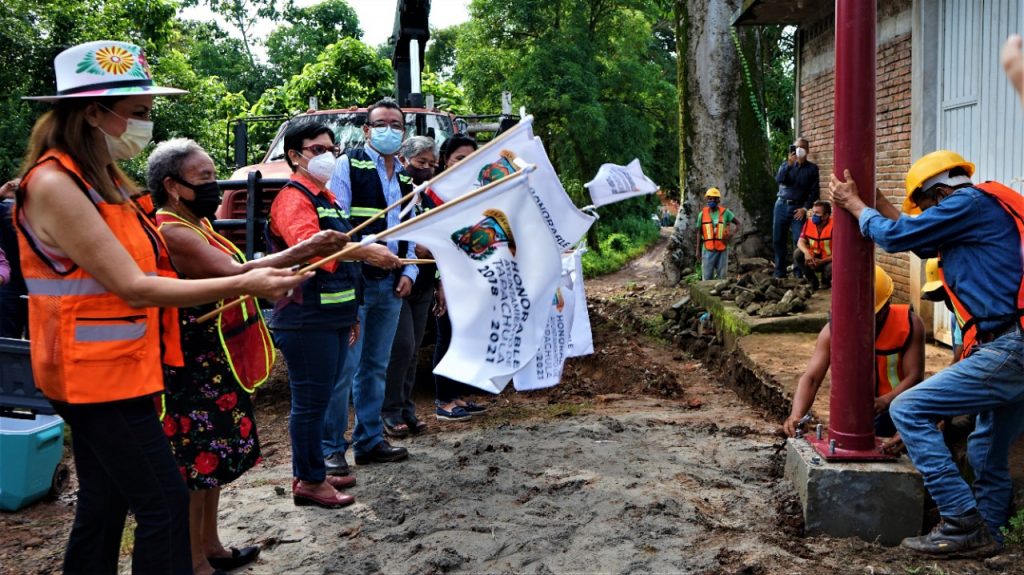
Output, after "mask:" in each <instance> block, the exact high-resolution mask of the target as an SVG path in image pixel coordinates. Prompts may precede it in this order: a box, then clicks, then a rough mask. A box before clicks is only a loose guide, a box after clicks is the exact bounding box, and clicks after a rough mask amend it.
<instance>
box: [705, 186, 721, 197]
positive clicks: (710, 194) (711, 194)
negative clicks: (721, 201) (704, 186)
mask: <svg viewBox="0 0 1024 575" xmlns="http://www.w3.org/2000/svg"><path fill="white" fill-rule="evenodd" d="M704 197H705V198H720V197H722V192H719V191H718V188H708V191H707V192H705V193H704Z"/></svg>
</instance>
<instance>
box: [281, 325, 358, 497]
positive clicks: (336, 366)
mask: <svg viewBox="0 0 1024 575" xmlns="http://www.w3.org/2000/svg"><path fill="white" fill-rule="evenodd" d="M348 333H349V328H348V327H344V328H339V329H335V330H324V331H299V330H296V331H290V330H275V331H274V343H275V344H277V347H279V348H280V349H281V353H283V354H284V359H285V361H286V362H287V363H288V379H289V381H290V385H291V390H292V410H291V415H290V416H289V417H288V432H289V433H290V434H291V437H292V476H293V477H298V478H299V479H301V480H303V481H310V482H313V483H319V482H321V481H323V480H324V479H325V478H326V477H327V469H326V467H325V466H324V455H323V453H322V452H321V451H320V443H321V441H322V440H323V430H324V414H325V413H326V412H327V404H328V403H329V402H330V400H331V391H332V390H333V389H334V385H335V383H336V382H337V381H338V380H339V379H340V378H341V373H342V370H343V369H344V368H345V359H346V356H347V354H348ZM342 431H344V430H342Z"/></svg>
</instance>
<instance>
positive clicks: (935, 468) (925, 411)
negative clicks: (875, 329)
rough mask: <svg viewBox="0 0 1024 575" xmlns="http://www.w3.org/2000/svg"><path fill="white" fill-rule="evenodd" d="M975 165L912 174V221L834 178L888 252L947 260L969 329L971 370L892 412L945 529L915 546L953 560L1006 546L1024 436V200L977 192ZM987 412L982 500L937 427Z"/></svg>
mask: <svg viewBox="0 0 1024 575" xmlns="http://www.w3.org/2000/svg"><path fill="white" fill-rule="evenodd" d="M973 174H974V164H972V163H970V162H968V161H966V160H964V159H963V158H962V157H961V156H960V155H959V154H956V153H954V152H949V151H945V150H940V151H938V152H932V153H931V154H928V155H926V156H924V157H922V158H921V159H920V160H918V161H917V162H915V163H914V165H913V166H912V167H911V168H910V171H909V172H908V173H907V178H906V189H907V200H906V201H905V202H904V204H903V211H904V212H905V213H907V214H909V215H913V214H920V215H917V216H916V217H907V216H901V215H900V214H899V212H898V211H897V210H896V208H894V207H893V206H892V205H891V204H889V203H888V202H887V201H886V200H885V198H884V197H882V195H881V194H878V195H877V200H876V203H877V204H878V209H877V210H876V209H872V208H869V207H867V206H866V205H865V204H864V202H862V201H861V200H860V197H859V196H858V195H857V187H856V184H855V183H854V182H853V180H852V178H851V177H850V173H849V171H847V172H846V173H845V179H846V182H845V183H843V182H841V181H840V180H839V179H838V178H837V177H836V176H835V175H834V174H833V175H832V179H831V182H830V185H829V188H830V189H831V190H832V197H833V200H834V201H835V203H836V205H838V206H840V207H841V208H843V209H846V210H847V211H849V212H850V213H851V214H853V215H854V217H856V218H858V221H859V222H860V229H861V233H862V234H863V235H864V236H865V237H867V238H870V239H872V240H874V241H875V242H876V243H877V244H878V246H879V247H881V248H882V249H884V250H885V251H887V252H890V253H892V252H901V251H912V252H914V253H915V254H917V255H918V256H919V257H921V258H931V257H936V256H941V258H942V278H943V283H944V284H945V285H946V289H947V291H948V292H949V294H950V299H951V300H952V302H953V303H954V306H955V307H956V308H957V318H958V322H960V323H961V327H962V329H963V331H964V348H965V351H964V356H963V359H961V361H959V362H957V363H956V364H954V365H952V366H951V367H949V368H947V369H945V370H943V371H941V372H939V373H938V374H936V375H935V376H933V377H931V378H929V379H926V380H925V381H924V382H922V383H921V384H919V385H917V386H916V387H914V388H912V389H910V390H908V391H907V392H906V393H904V394H902V395H900V396H899V397H897V398H896V399H895V400H894V401H893V402H892V404H891V405H890V407H889V413H890V415H891V416H892V419H893V422H894V423H895V424H896V429H897V430H898V431H899V432H900V435H901V436H902V438H903V442H904V443H905V444H906V447H907V453H908V455H909V456H910V459H911V461H913V462H914V465H915V466H917V468H918V470H919V471H920V472H921V475H922V476H923V477H924V483H925V487H927V488H928V492H929V493H930V494H931V496H932V499H934V500H935V503H936V504H937V505H938V508H939V513H940V514H941V516H942V521H941V522H940V523H939V525H938V526H936V527H935V529H934V530H932V532H931V533H928V534H926V535H923V536H920V537H910V538H907V539H904V540H903V543H902V545H903V546H904V547H907V548H909V549H912V550H914V551H917V552H920V553H925V554H929V555H934V556H942V557H986V556H989V555H993V554H995V553H997V552H999V550H1000V549H1001V548H1002V534H1001V533H1000V528H1001V527H1003V526H1004V525H1005V524H1006V521H1007V519H1008V518H1009V513H1010V503H1011V498H1012V484H1011V481H1010V473H1009V467H1008V464H1007V460H1008V454H1009V449H1010V446H1011V445H1012V444H1013V442H1014V440H1015V439H1016V438H1017V437H1018V436H1019V435H1020V434H1021V432H1022V431H1024V315H1022V314H1024V310H1022V309H1020V308H1021V307H1024V299H1020V298H1024V252H1022V247H1024V238H1022V234H1024V220H1020V219H1019V218H1021V217H1022V216H1024V198H1022V197H1021V196H1020V194H1019V193H1017V192H1016V191H1014V190H1011V189H1009V188H1006V187H1005V186H1002V185H1001V184H998V183H995V182H986V183H984V184H977V185H975V184H972V183H971V176H972V175H973ZM971 413H977V414H978V416H977V422H976V426H975V431H974V433H972V434H971V436H970V438H969V440H968V444H967V455H968V458H969V460H970V463H971V467H972V468H973V470H974V474H975V481H974V492H973V493H972V492H971V487H970V486H968V485H967V483H966V482H965V481H964V479H963V478H962V477H961V475H960V472H959V470H958V469H957V466H956V464H955V463H954V462H953V458H952V456H951V455H950V453H949V450H948V449H947V448H946V446H945V444H944V443H943V439H942V432H941V431H939V429H938V428H937V426H936V424H937V423H938V421H939V420H941V419H943V418H944V417H953V416H956V415H964V414H971Z"/></svg>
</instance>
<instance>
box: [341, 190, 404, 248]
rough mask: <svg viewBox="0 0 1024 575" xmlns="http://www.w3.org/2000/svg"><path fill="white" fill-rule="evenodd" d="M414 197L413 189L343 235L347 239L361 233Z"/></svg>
mask: <svg viewBox="0 0 1024 575" xmlns="http://www.w3.org/2000/svg"><path fill="white" fill-rule="evenodd" d="M415 195H416V190H415V189H413V191H411V192H409V193H408V194H405V195H404V196H402V197H401V198H399V200H398V201H397V202H395V203H393V204H391V205H390V206H388V207H386V208H384V209H383V210H381V211H379V212H377V213H376V214H373V215H372V216H370V217H368V218H366V221H365V222H363V223H361V224H359V225H358V226H356V227H354V228H352V229H351V230H349V231H347V232H345V234H346V235H348V236H349V237H351V236H354V235H356V234H358V233H359V232H361V231H363V228H365V227H366V226H368V225H370V224H371V223H372V222H375V221H377V220H378V219H380V218H381V217H383V216H384V214H386V213H388V212H390V211H391V210H393V209H395V208H397V207H398V206H400V205H402V204H404V203H405V201H406V200H408V199H409V198H411V197H413V196H415Z"/></svg>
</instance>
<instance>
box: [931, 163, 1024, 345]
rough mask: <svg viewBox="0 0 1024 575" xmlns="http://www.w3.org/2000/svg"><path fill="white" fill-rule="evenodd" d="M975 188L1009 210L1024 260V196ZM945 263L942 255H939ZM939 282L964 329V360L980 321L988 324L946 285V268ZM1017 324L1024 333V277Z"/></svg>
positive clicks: (994, 185)
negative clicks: (943, 287)
mask: <svg viewBox="0 0 1024 575" xmlns="http://www.w3.org/2000/svg"><path fill="white" fill-rule="evenodd" d="M974 188H975V189H977V190H980V191H982V192H984V193H985V194H988V196H989V197H991V198H993V199H995V200H996V203H998V204H999V207H1001V208H1003V209H1004V210H1006V213H1008V214H1010V218H1011V219H1012V220H1013V222H1014V223H1015V224H1016V225H1017V235H1018V236H1020V248H1021V255H1022V257H1024V196H1022V195H1020V194H1018V193H1017V192H1016V191H1014V190H1012V189H1010V188H1008V187H1006V186H1004V185H1002V184H1000V183H999V182H985V183H983V184H975V185H974ZM939 258H940V261H941V258H942V254H941V253H940V254H939ZM939 278H940V279H942V285H943V286H945V287H946V293H947V294H949V300H950V302H951V303H952V304H953V312H954V313H955V315H956V321H957V325H959V326H960V330H961V331H963V334H964V343H963V347H962V348H961V350H960V359H964V358H965V357H967V356H968V355H970V354H971V350H972V349H973V348H974V344H976V343H977V341H978V320H984V319H986V318H977V317H974V315H973V314H972V313H971V312H970V310H968V309H967V306H965V305H964V303H963V302H962V301H960V298H958V297H957V295H956V292H955V291H954V290H953V288H951V287H950V285H949V283H948V282H946V274H945V272H943V270H942V266H939ZM1016 316H1017V317H1016V318H1015V321H1017V322H1020V325H1021V328H1022V329H1024V275H1022V276H1021V278H1020V287H1019V288H1018V289H1017V312H1016Z"/></svg>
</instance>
